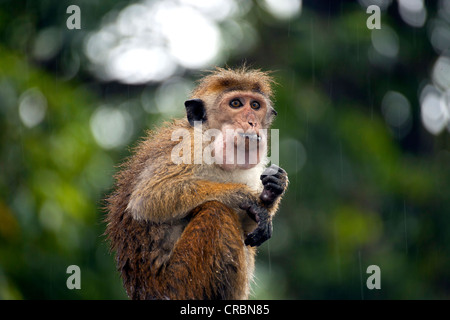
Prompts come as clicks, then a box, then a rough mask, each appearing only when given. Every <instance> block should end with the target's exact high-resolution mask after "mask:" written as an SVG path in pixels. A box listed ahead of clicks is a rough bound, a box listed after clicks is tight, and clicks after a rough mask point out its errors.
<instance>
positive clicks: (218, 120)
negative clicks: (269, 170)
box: [209, 91, 272, 170]
mask: <svg viewBox="0 0 450 320" xmlns="http://www.w3.org/2000/svg"><path fill="white" fill-rule="evenodd" d="M219 98H220V101H219V102H218V103H217V105H216V106H217V108H216V110H215V111H216V112H215V113H216V114H215V117H214V120H213V121H211V123H210V124H209V125H210V127H211V126H212V127H214V128H216V129H219V130H220V131H221V137H220V138H219V139H216V144H215V151H216V153H219V154H221V155H222V158H223V163H222V164H221V166H222V168H224V169H226V170H233V169H236V168H239V169H250V168H252V167H254V166H256V165H257V164H258V163H259V162H260V161H261V159H262V158H263V157H265V155H266V153H267V129H268V128H269V126H270V121H271V118H270V117H269V118H268V117H267V114H268V112H269V113H270V112H271V110H272V107H271V106H270V102H269V101H268V100H267V99H266V98H265V97H264V96H263V95H262V94H259V93H255V92H249V91H231V92H228V93H224V94H223V95H222V96H221V97H219Z"/></svg>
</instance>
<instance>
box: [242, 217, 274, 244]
mask: <svg viewBox="0 0 450 320" xmlns="http://www.w3.org/2000/svg"><path fill="white" fill-rule="evenodd" d="M272 232H273V227H272V222H271V221H268V220H264V222H262V223H261V224H258V227H257V228H256V229H255V230H254V231H253V232H252V233H250V234H249V235H248V236H247V238H246V239H245V241H244V243H245V245H247V246H251V247H256V246H260V245H261V244H263V243H264V242H265V241H266V240H268V239H270V238H271V237H272Z"/></svg>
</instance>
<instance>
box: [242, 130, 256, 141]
mask: <svg viewBox="0 0 450 320" xmlns="http://www.w3.org/2000/svg"><path fill="white" fill-rule="evenodd" d="M239 135H240V136H241V137H242V138H244V139H248V140H250V141H260V140H261V137H260V136H259V135H258V134H256V133H245V132H239Z"/></svg>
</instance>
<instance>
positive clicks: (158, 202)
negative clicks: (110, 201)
mask: <svg viewBox="0 0 450 320" xmlns="http://www.w3.org/2000/svg"><path fill="white" fill-rule="evenodd" d="M257 197H258V195H257V194H255V192H254V191H252V190H251V189H250V188H249V187H248V186H246V185H244V184H239V183H219V182H212V181H207V180H198V179H193V178H188V177H186V176H184V175H183V174H180V175H178V176H172V177H170V178H168V179H164V180H162V181H159V183H155V182H154V180H153V179H150V180H148V181H144V182H142V183H141V185H137V187H135V189H134V191H133V193H132V194H131V196H130V200H129V203H128V206H127V209H128V210H129V211H130V212H131V214H132V215H133V217H134V218H136V219H144V220H148V221H153V222H166V221H170V220H178V219H181V218H184V217H185V216H186V215H187V214H188V213H189V212H190V211H192V210H193V209H194V208H196V207H198V206H199V205H201V204H203V203H205V202H207V201H219V202H221V203H223V204H225V205H226V206H228V207H230V208H232V209H235V210H239V205H240V204H241V203H245V202H252V203H255V202H257V201H258V198H257Z"/></svg>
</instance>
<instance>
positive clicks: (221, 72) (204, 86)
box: [191, 65, 275, 99]
mask: <svg viewBox="0 0 450 320" xmlns="http://www.w3.org/2000/svg"><path fill="white" fill-rule="evenodd" d="M270 73H271V72H270V71H261V69H250V68H248V67H247V66H246V65H242V66H241V67H239V68H236V69H232V68H229V67H226V68H221V67H216V68H215V69H214V70H211V71H209V74H207V75H206V76H204V77H203V78H201V79H200V80H199V82H198V85H197V87H196V88H195V89H194V91H193V92H192V95H191V97H192V98H198V97H202V96H207V95H210V94H217V93H218V92H223V91H235V90H240V91H253V92H258V93H261V94H262V95H264V96H266V97H267V98H269V99H271V98H272V96H273V90H272V86H273V85H274V84H275V81H274V79H273V78H272V77H271V76H270Z"/></svg>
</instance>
